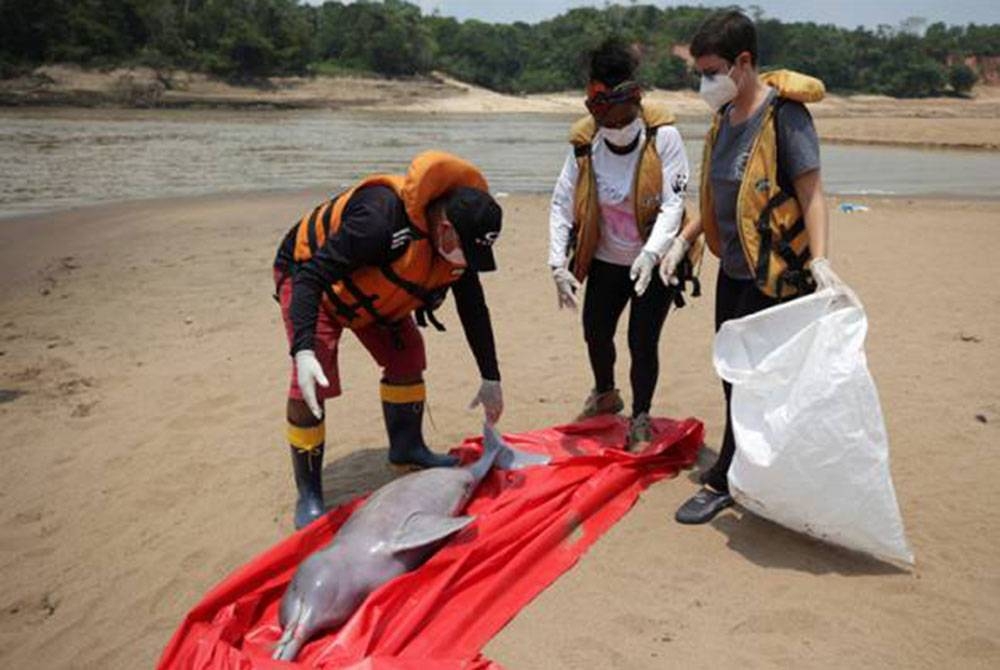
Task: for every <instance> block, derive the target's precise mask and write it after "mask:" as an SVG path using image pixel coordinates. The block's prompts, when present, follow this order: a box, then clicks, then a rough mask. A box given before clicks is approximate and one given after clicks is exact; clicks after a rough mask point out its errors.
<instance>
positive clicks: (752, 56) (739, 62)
mask: <svg viewBox="0 0 1000 670" xmlns="http://www.w3.org/2000/svg"><path fill="white" fill-rule="evenodd" d="M690 49H691V55H692V56H693V57H694V59H695V67H696V68H697V70H698V71H699V72H701V75H702V80H701V90H700V93H701V95H702V97H703V98H704V99H705V101H706V102H707V103H708V104H709V106H710V107H711V108H712V110H713V111H714V112H717V114H718V126H717V131H718V132H717V133H716V134H715V140H714V144H706V151H711V155H710V156H709V158H710V161H711V167H710V169H709V173H708V175H702V178H703V182H702V184H703V188H705V189H707V190H709V191H710V192H711V198H710V199H711V201H712V207H713V211H712V212H702V213H701V214H702V216H701V220H702V221H704V223H705V225H706V226H712V224H713V222H714V228H711V229H709V231H708V232H711V233H714V236H713V237H712V239H717V241H718V242H719V245H718V247H714V245H713V250H714V251H716V252H717V253H718V255H719V256H720V258H721V261H722V262H721V265H720V268H719V278H718V282H717V284H716V295H715V328H716V330H718V329H719V328H720V327H721V326H722V324H723V323H725V322H726V321H729V320H731V319H738V318H740V317H743V316H747V315H749V314H753V313H754V312H759V311H761V310H763V309H766V308H768V307H772V306H774V305H776V304H777V303H778V299H777V298H775V297H772V296H774V295H781V290H780V289H774V288H772V287H771V286H770V285H769V284H768V283H767V281H765V279H768V280H769V278H765V277H763V276H762V277H761V282H762V283H761V285H758V283H757V281H756V277H755V273H754V270H756V268H751V267H750V266H749V264H748V260H747V259H748V257H751V256H753V255H756V250H752V251H753V252H754V253H748V251H747V250H746V249H744V248H743V244H744V242H743V239H742V237H741V235H740V231H739V229H738V228H737V221H736V218H737V214H738V212H737V210H738V204H737V203H738V200H739V191H740V188H741V184H742V181H743V180H744V178H749V177H746V168H747V163H748V161H749V160H750V159H751V154H752V153H754V151H753V147H754V146H755V142H756V141H757V138H758V137H759V136H760V133H761V131H762V127H761V124H762V123H764V119H765V118H768V119H770V118H774V119H775V120H774V123H775V124H776V127H777V133H776V136H775V139H776V141H775V142H774V145H773V146H772V145H771V144H769V143H764V144H760V145H759V146H760V150H759V151H760V153H759V155H760V156H761V158H760V160H761V161H763V162H766V163H767V164H768V165H776V166H777V179H778V186H780V188H781V191H782V192H783V193H785V194H787V195H789V196H791V197H793V198H795V200H796V201H797V202H798V205H799V208H800V210H801V214H802V222H803V224H804V233H805V235H806V236H807V239H808V250H807V253H805V254H803V255H802V256H800V257H799V258H796V259H795V260H794V262H795V263H796V264H797V265H798V268H797V269H796V271H797V272H798V274H797V275H795V277H794V279H795V280H796V281H799V283H798V284H796V287H797V288H798V290H799V292H803V291H807V290H809V285H808V283H806V282H805V281H802V277H803V275H802V273H801V270H800V269H799V268H801V267H802V265H801V264H802V263H805V267H806V268H808V270H809V272H810V273H811V275H812V277H813V279H814V280H815V283H816V286H817V287H819V288H833V289H835V290H838V291H840V292H842V293H845V294H848V295H852V296H853V293H852V292H851V291H850V289H849V288H847V287H846V285H844V283H843V282H842V281H841V280H840V278H839V277H837V275H836V274H834V272H833V270H831V269H830V263H829V261H828V260H827V258H826V250H827V227H828V224H827V211H826V202H825V200H824V197H823V186H822V182H821V180H820V164H819V141H818V140H817V138H816V129H815V128H814V127H813V123H812V118H811V117H810V116H809V112H808V111H806V108H805V107H804V106H803V105H802V104H801V103H800V102H795V101H794V100H816V99H819V98H821V97H822V84H821V82H818V81H817V80H815V79H813V78H811V77H807V76H805V75H800V74H797V73H790V72H784V73H776V74H775V75H772V76H771V78H770V79H768V81H770V82H773V83H774V84H775V86H777V87H779V88H780V91H779V88H772V87H771V86H770V85H768V84H767V83H765V82H764V81H762V79H761V77H760V76H759V75H758V72H757V33H756V29H755V28H754V25H753V22H752V21H751V20H750V19H749V18H747V17H746V16H745V15H744V14H743V13H742V12H739V11H736V10H726V11H722V12H718V13H716V14H713V15H712V16H710V17H708V19H706V20H705V22H704V23H703V24H702V25H701V27H700V28H699V29H698V32H697V33H696V34H695V36H694V38H693V39H692V40H691V46H690ZM779 96H780V97H779ZM793 98H794V100H793ZM772 105H773V106H774V109H775V115H774V117H770V116H768V114H767V111H768V109H769V108H770V107H771V106H772ZM769 122H771V121H769ZM754 160H755V161H756V160H757V158H756V157H754ZM772 161H773V162H772ZM753 178H754V179H759V177H757V176H754V177H753ZM761 185H763V186H761ZM768 186H770V185H769V184H767V182H766V181H763V180H760V181H758V182H756V183H755V184H748V185H747V187H748V188H755V189H757V190H758V192H759V191H762V190H764V189H765V188H767V187H768ZM706 195H707V194H706ZM706 199H708V198H706ZM750 200H752V199H749V200H748V202H749V201H750ZM745 206H748V207H758V206H757V205H756V204H753V205H751V204H748V205H745ZM766 211H767V210H765V209H764V208H763V207H760V211H759V212H758V211H753V212H746V214H747V215H752V216H754V217H757V216H761V215H762V214H764V213H765V212H766ZM696 228H697V229H700V228H701V224H700V223H699V224H698V225H697V226H696ZM796 234H802V233H796ZM785 251H786V252H787V249H786V250H785ZM765 253H781V250H780V249H777V248H774V247H773V246H772V248H771V250H770V251H769V252H765ZM793 253H794V252H793ZM768 258H770V257H769V256H765V259H768ZM762 267H766V266H762ZM675 271H676V263H674V264H672V259H670V258H667V257H665V258H664V260H663V262H662V263H661V265H660V276H661V278H662V279H663V280H664V282H671V281H675V280H674V279H673V274H674V272H675ZM789 274H791V273H789ZM765 291H766V292H765ZM723 390H724V392H725V396H726V430H725V434H724V437H723V439H722V444H721V448H720V450H719V458H718V459H717V460H716V462H715V464H714V465H713V466H712V467H711V468H710V469H709V470H707V471H705V472H704V473H702V475H701V483H702V484H703V488H702V489H701V491H699V492H698V493H696V494H695V495H694V496H692V497H691V498H689V499H688V500H687V502H685V503H684V504H683V505H682V506H681V507H680V508H679V509H678V510H677V513H676V515H675V518H676V519H677V521H678V522H680V523H688V524H699V523H707V522H708V521H711V520H712V519H713V518H714V517H715V515H716V514H718V513H719V512H721V511H722V510H723V509H725V508H726V507H729V506H730V505H732V504H733V498H732V496H730V494H729V482H728V472H729V465H730V463H731V462H732V458H733V454H734V453H735V450H736V440H735V438H734V435H733V429H732V421H731V418H730V411H729V401H730V397H731V393H732V387H731V386H730V385H729V384H728V383H726V382H723Z"/></svg>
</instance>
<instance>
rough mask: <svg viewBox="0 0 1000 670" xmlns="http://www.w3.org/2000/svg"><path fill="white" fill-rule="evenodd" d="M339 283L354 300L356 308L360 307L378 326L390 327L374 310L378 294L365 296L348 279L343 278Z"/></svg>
mask: <svg viewBox="0 0 1000 670" xmlns="http://www.w3.org/2000/svg"><path fill="white" fill-rule="evenodd" d="M340 281H341V283H342V284H343V285H344V288H346V289H347V292H348V293H350V294H351V295H352V296H354V299H355V300H356V301H357V307H360V308H361V309H363V310H365V311H366V312H368V314H370V315H371V317H372V319H373V320H374V321H375V323H377V324H379V325H380V326H389V325H390V322H389V321H388V319H386V318H385V317H384V316H382V314H380V313H379V311H378V310H377V309H375V301H376V300H378V298H379V296H378V294H376V293H373V294H371V295H366V294H365V292H364V291H362V290H361V289H360V288H358V285H357V284H355V283H354V281H353V280H352V279H351V278H350V277H344V278H343V279H341V280H340Z"/></svg>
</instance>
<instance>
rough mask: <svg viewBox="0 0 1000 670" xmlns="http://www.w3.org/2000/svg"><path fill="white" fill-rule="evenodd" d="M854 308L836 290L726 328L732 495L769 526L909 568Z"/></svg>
mask: <svg viewBox="0 0 1000 670" xmlns="http://www.w3.org/2000/svg"><path fill="white" fill-rule="evenodd" d="M867 330H868V320H867V318H866V317H865V312H864V309H863V308H862V307H861V305H860V304H857V303H855V302H852V301H850V300H849V299H847V298H846V297H845V296H844V295H842V294H838V293H835V292H834V291H833V290H831V289H827V290H824V291H820V292H817V293H814V294H813V295H810V296H806V297H803V298H799V299H797V300H792V301H790V302H787V303H784V304H781V305H778V306H776V307H772V308H770V309H766V310H764V311H761V312H758V313H756V314H752V315H750V316H747V317H744V318H742V319H736V320H733V321H728V322H726V323H725V324H723V326H722V328H721V330H720V331H719V333H718V335H717V336H716V339H715V369H716V370H717V371H718V373H719V376H721V377H722V378H723V379H725V380H726V381H728V382H730V383H732V385H733V395H732V421H733V432H734V435H735V437H736V454H735V456H734V457H733V463H732V466H731V467H730V469H729V487H730V490H731V491H732V493H733V497H734V498H735V499H736V501H737V502H739V503H740V504H741V505H742V506H743V507H745V508H746V509H748V510H750V511H752V512H754V513H755V514H759V515H760V516H763V517H765V518H767V519H770V520H772V521H774V522H776V523H779V524H781V525H782V526H786V527H787V528H791V529H793V530H797V531H801V532H804V533H807V534H809V535H812V536H813V537H816V538H819V539H821V540H825V541H827V542H832V543H834V544H839V545H842V546H844V547H848V548H850V549H855V550H858V551H863V552H867V553H870V554H874V555H875V556H879V557H882V558H887V559H892V560H898V561H904V562H906V563H913V553H912V552H911V551H910V548H909V546H908V545H907V542H906V536H905V534H904V531H903V521H902V519H901V518H900V514H899V506H898V504H897V503H896V494H895V491H894V490H893V486H892V477H891V475H890V473H889V443H888V439H887V437H886V431H885V422H884V421H883V419H882V409H881V407H880V406H879V401H878V393H877V392H876V390H875V384H874V382H873V381H872V378H871V374H870V373H869V372H868V365H867V362H866V359H865V353H864V348H863V346H864V340H865V333H866V332H867Z"/></svg>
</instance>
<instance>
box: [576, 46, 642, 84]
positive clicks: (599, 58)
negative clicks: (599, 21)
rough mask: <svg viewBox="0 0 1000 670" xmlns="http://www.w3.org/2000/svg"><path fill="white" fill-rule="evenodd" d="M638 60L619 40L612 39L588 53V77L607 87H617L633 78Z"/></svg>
mask: <svg viewBox="0 0 1000 670" xmlns="http://www.w3.org/2000/svg"><path fill="white" fill-rule="evenodd" d="M638 67H639V59H638V57H637V56H636V54H635V52H634V51H633V50H632V49H631V48H629V47H628V46H627V45H626V44H625V43H624V42H622V41H621V40H620V39H618V38H615V37H612V38H609V39H607V40H605V41H604V42H603V43H602V44H601V46H599V47H597V49H595V50H594V51H591V52H590V68H589V72H588V76H589V77H590V79H591V81H599V82H601V83H603V84H606V85H607V86H617V85H618V84H620V83H622V82H623V81H629V80H630V79H632V78H633V77H634V76H635V71H636V69H638Z"/></svg>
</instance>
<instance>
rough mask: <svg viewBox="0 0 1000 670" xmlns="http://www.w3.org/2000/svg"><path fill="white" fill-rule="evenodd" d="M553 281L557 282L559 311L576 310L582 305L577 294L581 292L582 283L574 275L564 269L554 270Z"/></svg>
mask: <svg viewBox="0 0 1000 670" xmlns="http://www.w3.org/2000/svg"><path fill="white" fill-rule="evenodd" d="M552 279H553V280H554V281H555V282H556V293H557V294H558V296H559V309H562V308H563V307H569V308H570V309H576V308H577V306H578V305H579V304H580V300H579V298H577V297H576V292H577V291H579V290H580V282H579V281H578V280H577V278H576V277H575V276H573V273H572V272H570V271H569V270H567V269H566V268H564V267H557V268H552Z"/></svg>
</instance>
